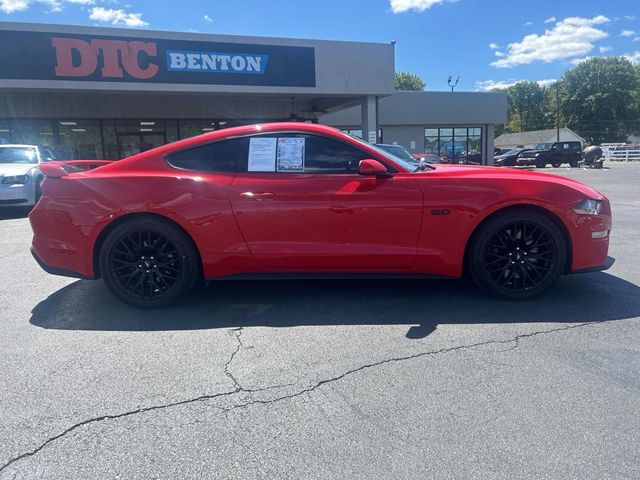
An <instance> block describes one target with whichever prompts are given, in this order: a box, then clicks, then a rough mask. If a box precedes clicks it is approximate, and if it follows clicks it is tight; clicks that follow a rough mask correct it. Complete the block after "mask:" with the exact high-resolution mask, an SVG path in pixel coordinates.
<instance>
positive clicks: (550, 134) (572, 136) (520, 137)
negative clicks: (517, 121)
mask: <svg viewBox="0 0 640 480" xmlns="http://www.w3.org/2000/svg"><path fill="white" fill-rule="evenodd" d="M557 135H558V133H557V131H556V129H555V128H550V129H548V130H534V131H531V132H520V133H503V134H502V135H499V136H498V137H496V139H495V141H494V144H495V147H496V148H534V147H535V146H536V145H537V144H539V143H553V142H556V141H558V137H557ZM560 141H561V142H582V145H583V146H584V144H585V143H586V140H585V139H584V138H582V137H581V136H580V135H578V134H577V133H576V132H574V131H573V130H571V129H570V128H566V127H564V128H561V129H560Z"/></svg>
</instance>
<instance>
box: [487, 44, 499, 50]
mask: <svg viewBox="0 0 640 480" xmlns="http://www.w3.org/2000/svg"><path fill="white" fill-rule="evenodd" d="M489 48H490V49H491V50H495V49H496V48H500V45H498V44H497V43H495V42H491V43H490V44H489Z"/></svg>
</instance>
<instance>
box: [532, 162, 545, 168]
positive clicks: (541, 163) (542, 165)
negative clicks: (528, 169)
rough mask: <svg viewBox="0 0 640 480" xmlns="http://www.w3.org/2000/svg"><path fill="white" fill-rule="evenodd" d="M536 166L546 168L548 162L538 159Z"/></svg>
mask: <svg viewBox="0 0 640 480" xmlns="http://www.w3.org/2000/svg"><path fill="white" fill-rule="evenodd" d="M535 165H536V168H544V167H546V166H547V162H545V161H544V160H536V162H535Z"/></svg>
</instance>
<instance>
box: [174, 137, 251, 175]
mask: <svg viewBox="0 0 640 480" xmlns="http://www.w3.org/2000/svg"><path fill="white" fill-rule="evenodd" d="M247 151H248V139H247V138H233V139H231V140H222V141H220V142H213V143H208V144H206V145H200V146H199V147H194V148H190V149H188V150H182V151H180V152H176V153H172V154H170V155H167V156H166V157H165V158H166V160H167V162H168V163H169V165H171V166H172V167H175V168H182V169H185V170H195V171H201V172H236V171H243V169H244V170H245V171H246V163H247ZM243 164H244V166H243Z"/></svg>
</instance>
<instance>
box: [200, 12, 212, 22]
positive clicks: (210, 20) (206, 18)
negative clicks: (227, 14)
mask: <svg viewBox="0 0 640 480" xmlns="http://www.w3.org/2000/svg"><path fill="white" fill-rule="evenodd" d="M202 18H203V19H204V21H205V22H209V23H211V22H213V18H211V17H210V16H209V15H207V14H206V13H205V15H204V17H202Z"/></svg>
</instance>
